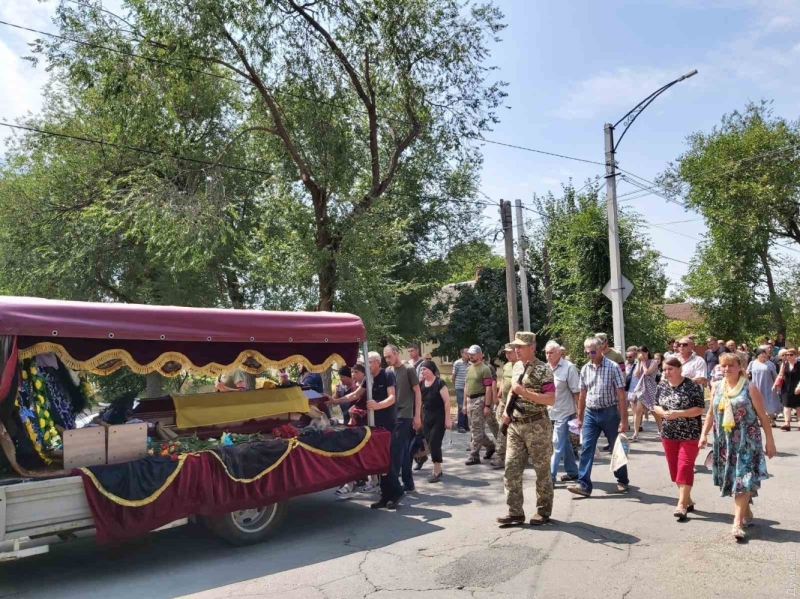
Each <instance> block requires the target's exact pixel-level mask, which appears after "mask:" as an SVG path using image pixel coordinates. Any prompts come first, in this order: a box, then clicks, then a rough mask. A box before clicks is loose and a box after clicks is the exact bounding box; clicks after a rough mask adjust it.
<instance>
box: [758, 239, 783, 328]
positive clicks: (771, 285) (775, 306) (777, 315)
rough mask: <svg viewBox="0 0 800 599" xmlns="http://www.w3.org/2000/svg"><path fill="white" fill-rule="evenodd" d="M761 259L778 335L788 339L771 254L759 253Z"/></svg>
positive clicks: (763, 250) (765, 251) (763, 251)
mask: <svg viewBox="0 0 800 599" xmlns="http://www.w3.org/2000/svg"><path fill="white" fill-rule="evenodd" d="M759 257H760V258H761V265H762V266H763V267H764V275H765V276H766V277H767V289H768V290H769V305H770V308H771V309H772V317H773V318H774V319H775V328H776V331H775V332H776V334H777V333H780V334H781V335H783V336H784V338H785V337H786V320H785V319H784V318H783V310H781V303H780V299H779V298H778V293H777V291H776V290H775V281H774V280H773V278H772V268H771V267H770V265H769V254H768V253H767V250H766V248H764V249H762V250H761V252H759Z"/></svg>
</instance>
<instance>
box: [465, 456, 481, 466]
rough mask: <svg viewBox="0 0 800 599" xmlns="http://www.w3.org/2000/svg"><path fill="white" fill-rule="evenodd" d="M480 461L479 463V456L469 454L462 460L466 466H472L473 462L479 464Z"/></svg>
mask: <svg viewBox="0 0 800 599" xmlns="http://www.w3.org/2000/svg"><path fill="white" fill-rule="evenodd" d="M480 463H481V459H480V457H477V458H476V457H475V456H471V457H470V458H469V459H468V460H467V461H466V462H464V464H465V465H467V466H474V465H475V464H480Z"/></svg>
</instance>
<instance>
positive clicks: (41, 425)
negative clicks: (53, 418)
mask: <svg viewBox="0 0 800 599" xmlns="http://www.w3.org/2000/svg"><path fill="white" fill-rule="evenodd" d="M46 424H47V423H46V422H45V421H44V418H39V428H40V429H42V430H44V427H45V425H46Z"/></svg>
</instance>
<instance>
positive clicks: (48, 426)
mask: <svg viewBox="0 0 800 599" xmlns="http://www.w3.org/2000/svg"><path fill="white" fill-rule="evenodd" d="M54 426H55V425H54V424H53V421H52V420H48V421H47V428H53V427H54Z"/></svg>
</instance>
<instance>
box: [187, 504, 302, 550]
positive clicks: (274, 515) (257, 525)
mask: <svg viewBox="0 0 800 599" xmlns="http://www.w3.org/2000/svg"><path fill="white" fill-rule="evenodd" d="M287 512H288V506H287V505H286V502H285V501H281V502H280V503H272V504H270V505H267V506H264V507H262V508H256V509H252V510H238V511H235V512H230V513H228V514H223V515H222V516H210V517H206V518H204V519H203V520H204V521H205V524H206V526H207V527H208V528H209V529H210V530H211V532H213V533H214V534H216V535H217V536H219V537H221V538H223V539H225V540H226V541H227V542H229V543H231V544H232V545H237V546H244V545H254V544H256V543H260V542H261V541H263V540H265V539H267V538H268V537H270V536H272V535H273V534H274V533H275V531H276V530H277V529H278V528H279V527H280V525H281V523H282V522H283V521H284V519H285V518H286V514H287Z"/></svg>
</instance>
